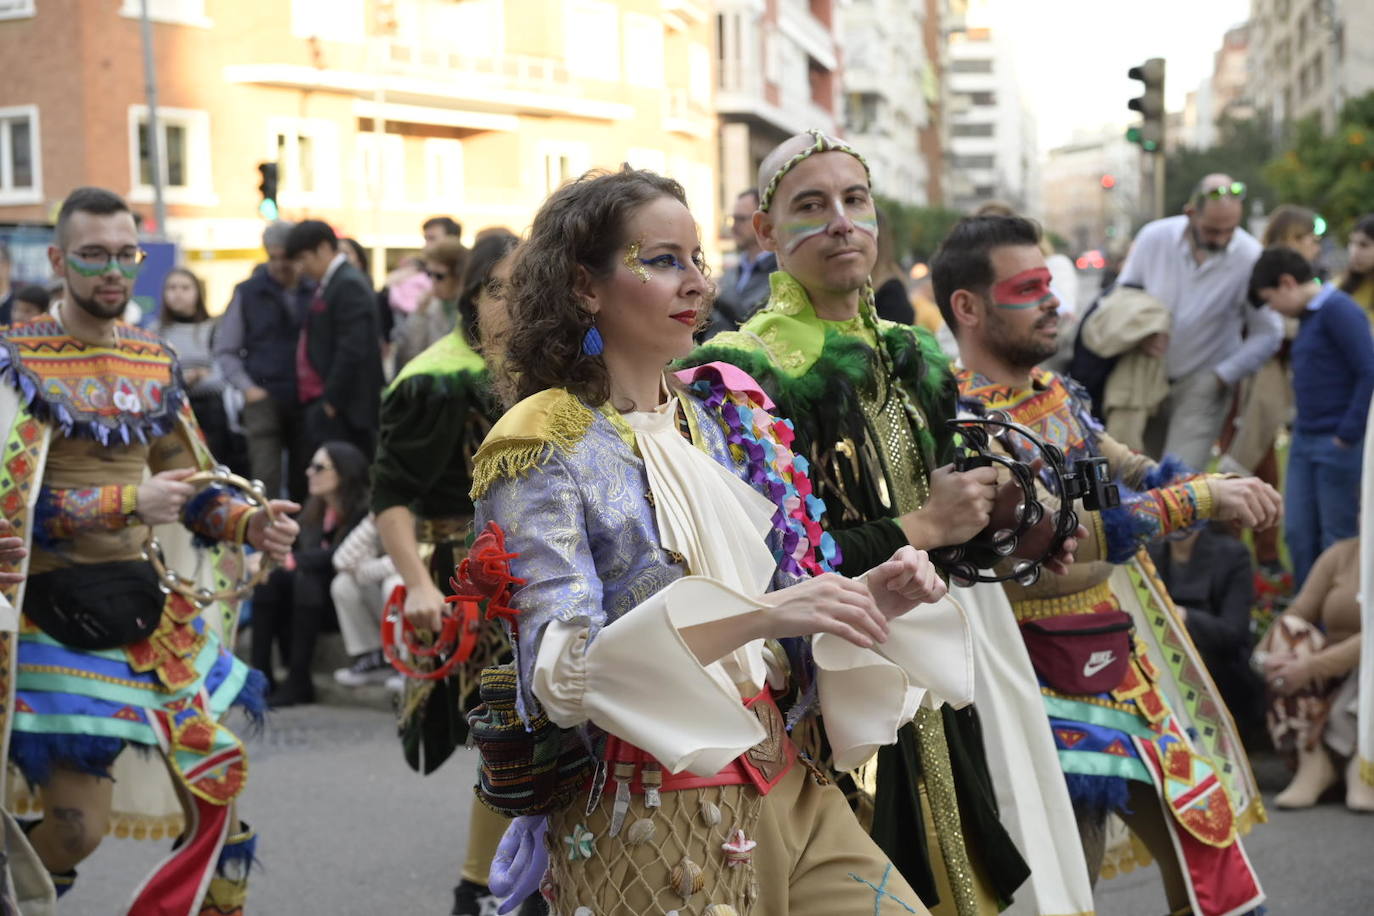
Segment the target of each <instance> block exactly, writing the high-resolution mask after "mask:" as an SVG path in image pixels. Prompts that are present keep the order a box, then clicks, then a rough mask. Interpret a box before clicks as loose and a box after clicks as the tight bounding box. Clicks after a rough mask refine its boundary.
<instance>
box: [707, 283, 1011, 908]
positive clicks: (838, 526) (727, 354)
mask: <svg viewBox="0 0 1374 916" xmlns="http://www.w3.org/2000/svg"><path fill="white" fill-rule="evenodd" d="M770 282H771V287H772V292H771V297H770V299H769V302H768V305H767V306H766V307H765V308H764V309H763V310H761V311H760V312H759V313H757V314H756V315H755V316H754V317H753V318H752V319H750V320H749V321H748V322H747V323H746V324H745V325H744V326H743V327H742V328H741V329H740V330H739V331H737V332H726V333H723V334H718V335H716V336H715V337H713V338H712V339H711V341H710V343H709V344H707V345H706V346H705V347H703V348H701V349H699V350H698V351H697V352H696V353H694V354H692V356H691V358H690V359H689V360H688V362H689V363H691V364H698V363H702V362H708V361H712V360H719V361H722V362H727V363H731V364H733V365H736V366H738V367H740V368H741V369H743V370H744V371H745V372H747V373H749V374H750V375H751V376H753V377H754V378H756V379H758V381H759V383H760V384H761V385H762V386H763V389H764V391H766V392H767V393H768V395H769V396H770V397H771V398H772V399H773V400H774V401H775V402H776V403H777V405H778V412H779V413H780V414H781V415H783V416H787V417H791V418H792V419H793V421H794V422H795V423H796V427H797V443H796V450H797V452H798V453H799V454H802V455H805V456H806V457H807V458H808V460H809V461H810V465H811V469H812V470H811V476H812V480H813V482H814V485H815V488H816V495H817V497H818V498H820V499H821V500H823V501H824V503H825V506H826V514H827V518H828V519H829V522H828V527H829V530H830V532H831V533H832V534H833V535H834V537H835V541H836V543H837V544H838V545H839V548H840V553H841V555H842V557H843V559H842V562H841V565H840V570H841V571H842V572H844V573H845V574H847V575H859V574H861V573H863V572H864V571H866V570H868V569H871V568H872V567H874V566H875V565H877V564H879V563H881V562H883V561H884V560H886V559H887V558H888V557H889V556H891V555H892V553H893V552H894V551H896V550H897V549H898V548H900V547H902V546H904V545H905V544H906V543H907V541H906V536H905V534H903V532H902V530H901V528H900V526H899V525H898V524H897V522H896V518H897V516H899V515H902V514H904V513H906V512H910V511H913V510H915V509H918V508H920V507H921V505H923V504H924V502H925V501H926V499H927V497H928V495H929V478H930V472H931V471H932V470H933V469H935V468H936V467H940V466H942V465H945V464H947V463H949V461H950V460H952V458H953V437H952V435H951V433H950V432H949V430H948V429H947V428H946V426H945V424H944V420H946V419H948V418H951V417H953V416H954V412H955V398H956V393H957V392H956V386H955V382H954V378H953V375H952V374H951V372H950V370H949V361H948V359H947V358H946V357H945V356H944V354H943V353H942V352H941V351H940V348H939V346H938V345H937V344H936V343H935V340H934V338H933V337H931V335H930V334H929V333H928V332H926V331H924V330H922V329H919V328H911V327H907V326H904V325H898V324H895V323H893V322H888V321H882V320H880V319H878V318H877V316H876V313H875V312H874V308H873V301H872V298H873V294H872V290H871V289H867V288H866V289H865V290H864V293H863V299H862V302H861V305H860V311H859V315H858V316H857V317H855V318H853V319H850V320H848V321H826V320H823V319H821V318H820V317H818V316H817V315H816V311H815V309H814V307H813V306H812V304H811V301H810V298H809V297H808V295H807V293H806V290H805V288H804V287H803V286H802V285H801V284H800V283H799V282H798V281H797V280H796V279H795V278H793V277H792V276H791V275H789V274H788V273H786V272H785V271H777V272H775V273H773V274H772V275H771V277H770ZM918 732H919V735H920V737H919V740H918V738H917V733H918ZM990 785H991V782H990V779H989V777H988V774H987V768H986V763H985V761H984V757H983V750H982V737H981V729H980V727H979V725H978V722H977V716H976V713H975V711H974V710H973V709H972V708H970V709H967V710H961V711H959V712H957V713H956V712H955V711H954V710H951V709H948V708H946V709H944V710H942V712H941V714H936V713H935V712H933V711H931V712H923V713H921V714H920V715H919V716H918V719H917V724H916V725H914V726H912V727H911V728H908V729H904V730H903V732H902V735H901V738H900V742H899V744H898V745H896V746H894V747H885V748H883V749H881V750H880V751H879V754H878V758H877V777H876V794H875V797H874V799H873V802H874V804H873V807H874V812H873V818H874V819H873V836H874V838H875V839H876V840H877V841H878V843H879V845H880V846H882V848H883V849H884V851H886V852H887V854H888V855H889V856H890V857H891V858H892V861H893V862H894V863H895V864H896V865H897V867H898V868H899V869H900V870H901V872H902V874H903V875H904V876H905V877H906V879H907V880H908V881H909V882H910V883H911V884H912V886H913V887H915V888H916V889H917V891H918V892H919V893H920V895H921V898H922V900H924V901H925V902H926V903H927V904H928V905H930V906H935V905H936V903H937V901H939V902H943V903H945V904H952V905H954V906H955V910H951V912H953V911H957V912H958V913H960V914H961V916H970V914H973V913H979V912H993V911H994V909H993V907H994V905H995V904H994V902H993V900H991V899H989V898H996V900H999V901H1003V902H1005V901H1008V900H1010V899H1011V896H1012V893H1013V892H1014V891H1015V889H1016V888H1017V887H1018V886H1020V884H1021V883H1022V881H1024V880H1025V877H1026V874H1027V869H1026V865H1025V862H1024V861H1023V860H1022V858H1021V856H1020V854H1019V853H1018V852H1017V850H1016V847H1015V845H1014V844H1013V842H1012V841H1011V838H1010V837H1009V836H1008V835H1007V833H1006V830H1005V829H1004V828H1003V826H1002V824H1001V823H1000V821H999V819H998V815H997V807H996V802H995V799H994V797H993V793H992V791H991V788H990ZM869 788H872V786H870V787H869ZM927 792H928V793H929V803H928V805H923V802H922V799H921V797H920V796H921V795H922V794H924V793H927ZM923 807H929V808H930V809H931V814H932V815H933V818H932V820H933V822H934V823H933V824H932V825H926V823H925V815H923V813H922V808H923ZM929 828H933V829H929ZM928 834H933V836H934V837H935V839H936V842H935V843H934V844H931V845H935V846H936V847H938V848H936V849H934V850H931V849H929V848H928V844H927V842H926V837H927V835H928ZM970 850H976V854H977V855H978V857H979V858H980V859H981V860H982V862H983V865H984V866H985V867H984V868H983V869H982V870H981V872H975V870H974V868H973V867H972V864H971V862H970V857H969V851H970ZM932 856H934V857H937V858H938V859H942V860H943V862H944V864H943V866H942V867H941V868H940V869H938V870H939V871H942V872H943V873H944V875H947V876H948V878H949V883H948V885H947V887H948V888H949V889H950V890H951V891H952V893H953V897H954V899H953V900H941V894H940V892H939V890H938V886H939V885H938V883H937V877H936V873H935V871H933V870H932V867H931V862H932ZM980 874H981V875H985V876H986V881H983V880H982V879H981V878H980V877H979V875H980ZM943 877H944V876H941V878H940V881H941V882H942V881H943ZM984 884H990V885H991V894H989V893H988V892H987V890H986V889H983V888H982V887H980V885H984ZM946 896H948V895H946Z"/></svg>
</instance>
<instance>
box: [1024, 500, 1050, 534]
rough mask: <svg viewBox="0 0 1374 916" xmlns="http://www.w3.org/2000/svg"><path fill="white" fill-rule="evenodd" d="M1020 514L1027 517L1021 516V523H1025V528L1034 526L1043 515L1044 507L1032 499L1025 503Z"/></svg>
mask: <svg viewBox="0 0 1374 916" xmlns="http://www.w3.org/2000/svg"><path fill="white" fill-rule="evenodd" d="M1022 515H1025V516H1029V517H1028V518H1022V519H1021V524H1023V525H1025V526H1026V527H1027V528H1034V527H1035V526H1036V525H1038V524H1040V520H1041V519H1042V518H1044V517H1045V507H1044V506H1042V505H1040V503H1039V502H1037V501H1035V500H1032V501H1031V502H1029V503H1027V504H1025V507H1024V510H1023V512H1022Z"/></svg>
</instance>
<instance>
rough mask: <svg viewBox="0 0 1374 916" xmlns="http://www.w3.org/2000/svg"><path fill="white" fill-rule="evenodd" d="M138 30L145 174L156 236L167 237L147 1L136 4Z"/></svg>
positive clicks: (155, 80)
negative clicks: (150, 183)
mask: <svg viewBox="0 0 1374 916" xmlns="http://www.w3.org/2000/svg"><path fill="white" fill-rule="evenodd" d="M139 20H140V23H139V25H140V28H141V30H142V33H143V81H144V88H145V89H146V91H147V94H148V130H147V134H146V136H147V138H148V171H149V172H150V173H151V174H150V177H151V178H152V180H153V215H154V217H155V218H156V221H157V235H158V236H165V235H166V234H167V201H166V200H165V199H164V197H163V193H162V136H161V134H162V131H161V129H160V128H159V126H158V118H157V68H156V66H154V64H153V25H152V23H151V22H150V21H149V19H148V0H142V3H141V4H140V14H139Z"/></svg>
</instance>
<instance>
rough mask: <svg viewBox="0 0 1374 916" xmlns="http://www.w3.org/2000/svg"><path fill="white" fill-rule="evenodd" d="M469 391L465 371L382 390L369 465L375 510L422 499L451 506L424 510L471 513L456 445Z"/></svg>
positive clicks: (429, 503)
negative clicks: (374, 451) (374, 455)
mask: <svg viewBox="0 0 1374 916" xmlns="http://www.w3.org/2000/svg"><path fill="white" fill-rule="evenodd" d="M474 394H475V389H474V380H473V379H471V378H470V377H469V376H468V374H467V373H460V374H456V375H452V376H438V375H413V376H411V377H409V378H406V379H403V380H402V381H401V382H400V383H399V384H397V385H395V386H393V387H392V388H390V389H389V390H388V391H387V392H386V394H385V396H384V397H383V399H382V412H381V431H380V435H379V437H378V440H377V459H376V461H375V462H374V463H373V465H372V511H373V512H374V513H377V514H381V513H382V512H384V511H386V510H387V509H390V508H391V507H392V506H415V505H416V504H417V503H421V502H423V503H424V504H425V505H426V506H439V507H444V506H451V507H452V508H447V509H444V508H441V509H440V511H438V512H436V513H426V514H440V515H446V514H457V513H459V512H469V511H471V506H472V502H471V500H470V499H469V498H468V489H469V487H470V486H471V481H470V480H469V478H468V474H467V473H466V472H465V471H464V470H462V464H463V458H462V456H461V455H460V454H459V449H460V447H461V445H462V441H461V440H462V437H463V434H464V431H465V428H466V426H467V424H466V423H465V422H464V420H465V418H466V416H467V413H468V410H469V408H470V406H471V405H472V402H473V397H474ZM474 447H475V445H474Z"/></svg>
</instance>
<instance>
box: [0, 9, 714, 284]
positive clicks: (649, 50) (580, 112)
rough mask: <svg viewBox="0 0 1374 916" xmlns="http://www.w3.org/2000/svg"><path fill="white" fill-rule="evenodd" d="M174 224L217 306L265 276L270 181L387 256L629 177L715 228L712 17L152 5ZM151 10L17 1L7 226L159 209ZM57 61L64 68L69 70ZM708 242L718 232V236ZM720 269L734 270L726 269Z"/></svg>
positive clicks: (6, 51)
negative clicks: (107, 204)
mask: <svg viewBox="0 0 1374 916" xmlns="http://www.w3.org/2000/svg"><path fill="white" fill-rule="evenodd" d="M149 5H150V14H151V18H152V19H153V22H154V25H153V29H152V31H153V45H154V49H155V56H156V70H157V78H158V91H159V96H160V99H159V110H158V136H159V139H160V141H161V144H160V146H161V148H162V150H163V154H162V156H161V167H160V171H161V173H162V178H163V183H164V187H165V199H166V202H167V212H168V219H167V225H166V226H165V227H161V228H162V229H163V230H164V231H165V232H166V234H167V236H168V237H170V238H171V239H172V240H174V241H176V242H177V243H179V245H180V246H181V248H182V250H183V252H184V254H185V256H186V257H187V258H188V259H189V260H190V261H191V262H192V265H193V266H194V267H195V268H196V269H197V271H198V272H199V273H201V274H202V275H203V276H204V277H205V278H206V279H207V281H208V285H209V287H210V293H211V296H210V299H211V305H212V308H215V309H218V308H220V307H222V306H223V305H224V304H225V301H224V300H225V296H227V293H228V289H229V288H230V286H231V284H232V283H233V282H234V281H235V280H237V279H241V278H242V276H243V275H244V274H245V272H246V268H247V265H248V264H251V263H252V262H253V261H255V260H258V259H260V257H261V252H260V249H259V240H260V235H261V231H262V228H263V225H264V222H263V220H262V219H261V217H259V216H258V215H257V210H258V204H259V202H260V195H259V192H258V182H259V180H260V175H259V172H258V168H257V167H258V165H259V163H262V162H276V163H277V164H278V168H279V174H280V188H279V194H278V203H279V204H280V208H281V213H282V216H283V217H284V218H287V219H300V218H306V217H312V218H319V219H324V220H327V221H328V222H330V223H331V224H332V225H334V226H335V227H336V229H337V231H339V232H340V233H342V234H346V235H351V236H353V237H355V238H357V239H358V240H359V241H361V242H362V244H363V245H364V246H365V247H367V248H369V249H372V250H373V253H374V258H373V260H374V273H375V274H376V275H377V276H378V277H379V278H380V276H381V275H382V273H383V271H384V267H383V265H384V264H385V263H386V260H387V255H388V252H390V253H391V255H392V256H393V259H394V255H395V253H396V251H398V250H410V249H414V248H416V247H418V246H419V245H420V238H419V235H420V223H421V222H422V221H423V220H424V219H425V218H426V217H429V216H433V215H436V214H449V215H452V216H454V217H455V218H456V219H458V220H459V221H460V222H461V223H462V224H463V226H464V230H465V235H466V237H467V238H468V239H469V240H470V239H471V237H472V235H473V234H475V232H476V231H477V230H479V229H481V228H483V227H485V226H506V227H509V228H511V229H513V230H515V231H517V232H521V231H523V230H524V229H525V228H526V227H527V226H528V224H529V221H530V219H531V218H532V216H533V214H534V212H535V210H536V209H537V207H538V206H539V204H540V203H541V202H542V201H543V200H544V198H545V197H546V196H547V195H548V193H549V192H550V191H552V190H553V189H555V188H557V187H558V186H559V185H560V184H562V183H563V182H564V181H567V180H568V179H571V178H573V177H576V176H577V175H579V174H581V173H582V172H583V171H585V170H587V169H589V168H593V167H603V168H616V167H618V166H619V165H620V164H621V163H622V162H630V163H631V164H633V165H635V166H638V167H644V168H652V169H655V170H657V171H661V172H665V173H667V174H670V175H672V176H674V177H676V178H677V179H678V180H679V181H681V182H682V183H683V185H684V187H685V188H686V189H687V192H688V195H689V199H690V201H691V205H692V208H693V212H694V214H695V215H696V217H697V219H698V220H699V221H700V223H701V224H702V225H703V226H704V227H705V226H713V225H716V224H718V222H719V220H718V217H717V211H716V197H717V194H716V180H715V163H716V153H717V125H716V121H715V117H714V106H713V96H714V92H715V85H714V80H713V76H712V67H713V59H712V53H711V46H712V40H713V36H712V27H713V23H712V20H711V17H710V14H709V8H708V6H707V4H706V3H704V2H697V0H617V2H611V0H463V2H453V0H150V4H149ZM139 9H140V0H108V2H102V3H94V2H90V0H0V55H3V56H4V58H5V59H6V60H7V61H9V62H10V66H9V67H8V71H9V73H8V75H7V78H6V81H5V85H4V86H3V88H0V128H3V129H0V137H3V143H0V221H4V222H15V221H36V222H45V221H50V220H51V218H52V216H53V214H54V212H55V208H56V206H57V205H59V204H60V202H61V199H62V197H63V195H64V194H65V193H66V192H67V191H68V190H69V189H71V188H72V187H75V186H78V185H81V184H97V185H102V186H105V187H109V188H111V189H114V190H116V191H118V192H120V193H123V194H126V195H127V196H128V198H129V199H130V201H131V202H132V203H133V204H134V205H135V206H136V208H137V209H139V210H140V212H142V213H143V214H144V215H145V216H149V215H151V203H152V200H153V188H152V184H153V182H152V172H151V164H150V157H149V150H148V111H147V106H146V99H145V93H144V80H143V71H142V45H141V42H140V29H139V26H140V23H139ZM54 63H56V64H57V65H54ZM705 235H706V239H705V241H706V242H707V244H708V246H712V247H713V246H714V241H715V233H713V232H706V233H705ZM712 253H714V252H713V251H712Z"/></svg>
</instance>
